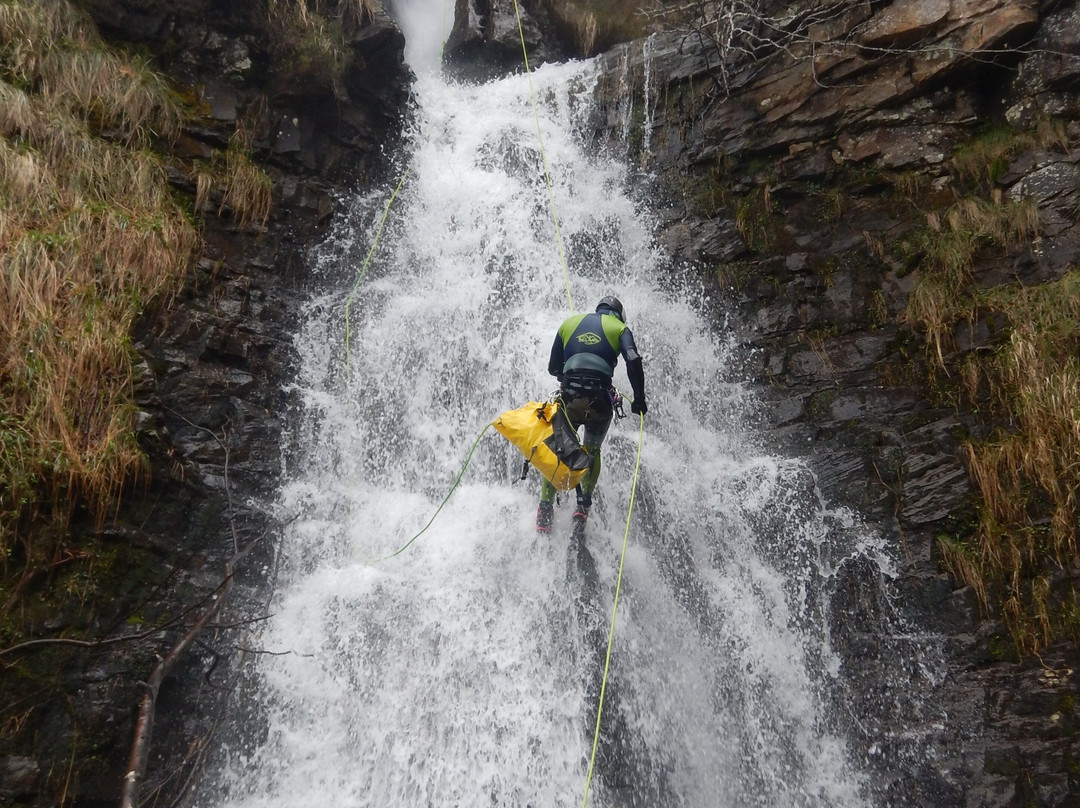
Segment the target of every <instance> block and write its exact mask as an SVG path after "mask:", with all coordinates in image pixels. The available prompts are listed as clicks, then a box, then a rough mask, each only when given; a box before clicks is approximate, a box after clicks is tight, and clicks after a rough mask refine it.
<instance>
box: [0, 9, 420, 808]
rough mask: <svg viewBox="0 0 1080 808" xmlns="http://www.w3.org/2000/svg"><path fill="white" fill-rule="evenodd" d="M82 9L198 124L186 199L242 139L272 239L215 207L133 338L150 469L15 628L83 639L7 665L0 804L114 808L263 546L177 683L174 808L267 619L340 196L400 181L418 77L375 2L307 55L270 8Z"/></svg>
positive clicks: (166, 751)
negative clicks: (212, 614) (168, 86)
mask: <svg viewBox="0 0 1080 808" xmlns="http://www.w3.org/2000/svg"><path fill="white" fill-rule="evenodd" d="M81 5H82V6H83V7H84V8H86V9H87V10H88V11H89V12H90V14H91V15H92V16H93V18H94V20H95V21H96V23H97V24H98V26H99V28H100V30H101V32H102V34H103V35H104V36H105V37H106V38H107V39H108V40H109V41H110V42H111V43H113V44H114V45H117V46H121V47H125V48H127V49H129V50H134V51H136V52H141V53H145V54H152V64H153V66H154V67H155V68H156V69H158V70H160V71H162V72H164V73H165V74H167V75H168V76H169V77H170V78H171V79H172V80H173V81H174V82H175V84H176V86H177V88H178V89H179V91H180V92H181V93H183V95H184V99H185V102H186V103H187V104H188V105H189V107H190V108H191V110H192V111H193V112H192V117H191V119H190V122H189V124H188V125H187V126H186V128H185V131H184V134H183V135H182V137H181V139H180V141H179V142H178V143H177V144H176V145H175V147H173V149H172V152H171V154H172V157H171V159H172V160H173V161H174V165H175V171H174V173H173V177H174V182H175V185H176V189H177V192H178V193H179V194H182V195H188V196H189V197H190V198H192V199H193V198H194V197H195V196H196V192H197V188H196V187H195V185H194V183H193V182H191V181H190V180H189V179H187V177H189V176H191V172H189V171H186V170H184V167H185V166H190V165H191V164H192V163H194V162H196V161H204V162H205V163H210V162H211V161H213V160H214V159H215V157H218V158H220V157H221V156H222V155H224V154H225V153H226V151H227V150H228V148H229V145H230V142H235V138H236V137H237V133H238V132H239V133H240V134H241V136H242V138H243V141H244V143H245V144H247V145H248V148H249V149H250V151H251V154H252V156H253V158H254V159H255V161H256V162H257V164H258V165H259V166H260V167H261V168H262V169H263V170H264V171H265V172H266V173H267V174H268V175H269V176H270V178H271V180H272V181H273V187H274V192H273V204H272V208H271V212H270V215H269V218H268V220H267V222H266V225H265V228H260V227H259V226H258V224H257V223H256V224H254V225H251V226H245V227H241V226H239V224H238V223H237V222H236V221H235V219H234V218H233V217H232V216H230V211H229V209H228V204H227V203H226V204H225V205H224V206H222V201H223V200H222V198H221V194H220V193H218V194H217V195H216V196H215V197H214V198H212V199H211V200H210V205H209V206H208V210H207V211H206V213H205V221H204V224H203V239H204V248H203V251H202V254H201V258H200V259H199V261H198V265H197V267H195V269H194V270H193V271H192V272H191V274H190V276H189V278H188V282H187V284H186V286H185V288H184V289H183V291H182V292H181V293H180V294H179V295H178V296H177V297H176V299H174V300H172V301H169V302H168V303H167V304H165V305H163V306H162V307H160V309H159V310H158V311H156V312H154V313H152V314H150V315H148V316H147V318H146V319H145V322H144V323H143V325H142V327H141V329H140V332H139V333H138V334H137V335H136V340H135V343H134V348H135V350H136V351H137V352H138V354H139V356H140V358H141V362H140V364H139V366H138V378H137V380H136V398H137V406H138V408H139V410H140V411H141V415H140V417H139V423H140V427H141V431H140V442H141V443H142V445H143V448H144V449H145V451H146V453H147V455H148V459H149V464H150V475H149V477H148V479H146V480H143V481H140V482H139V483H137V484H136V486H135V487H134V489H133V490H131V491H130V492H128V493H127V495H126V497H125V500H124V502H123V504H122V505H121V507H120V510H119V513H118V514H117V515H116V516H115V518H112V517H110V518H109V519H108V520H106V522H105V524H104V527H103V528H102V529H100V530H98V529H96V528H95V526H94V525H93V523H92V521H90V520H89V519H87V520H86V521H77V522H76V523H75V524H74V525H73V526H72V536H73V538H72V540H71V544H72V545H73V546H76V547H80V548H85V552H83V551H79V555H78V556H77V557H76V558H75V559H73V560H72V562H71V563H69V564H67V565H66V566H65V568H64V569H63V570H62V571H61V572H59V573H58V574H56V575H55V576H50V580H49V581H47V582H45V586H46V587H47V590H46V591H45V593H44V594H43V595H42V597H44V598H45V599H46V601H47V602H49V603H53V602H54V601H57V600H59V602H60V604H61V605H60V606H59V607H58V609H59V613H57V611H56V610H55V608H54V607H53V606H48V607H43V608H42V609H40V610H38V611H35V612H27V613H24V614H23V615H21V616H20V620H21V623H22V627H23V632H24V634H23V635H24V636H25V637H27V638H34V639H44V640H47V641H48V640H55V639H57V638H59V637H63V638H66V639H77V640H78V642H79V643H83V644H82V645H79V644H66V645H57V644H45V645H41V646H36V647H30V648H27V649H25V650H22V651H16V652H14V653H13V654H11V655H9V656H8V657H7V658H6V659H4V660H3V662H4V663H5V664H6V667H5V670H4V674H3V687H2V689H3V695H4V702H5V703H4V711H5V712H4V719H3V720H4V725H3V730H2V733H0V739H2V748H0V804H4V805H42V806H44V805H57V804H64V805H103V804H116V803H117V800H118V798H119V794H120V788H121V784H122V783H123V779H124V775H125V771H126V770H127V763H128V755H129V752H130V749H131V744H132V740H133V736H134V731H135V718H136V712H137V710H138V707H139V702H140V699H141V698H142V695H143V682H145V681H146V680H147V677H148V676H149V675H150V673H151V670H152V669H153V668H154V666H155V664H156V662H157V661H158V660H159V659H160V658H161V657H163V656H165V655H166V654H167V653H168V652H169V651H170V650H171V649H172V648H173V647H174V646H175V645H176V644H177V642H178V640H179V639H180V638H181V636H182V635H183V634H184V633H185V632H186V630H187V629H188V628H189V627H190V626H191V625H192V624H193V623H194V622H195V620H196V618H198V617H199V615H200V614H202V613H204V612H205V611H206V610H207V609H208V608H209V607H210V606H211V605H212V604H213V603H214V602H215V599H216V598H217V597H219V596H220V595H221V593H222V592H223V591H224V590H225V587H224V586H223V584H225V583H226V580H225V571H224V564H225V562H226V560H228V559H230V558H232V557H234V556H235V555H236V553H237V550H244V549H247V552H246V553H241V555H240V556H238V557H237V558H236V559H235V562H234V564H233V568H234V571H235V577H234V578H233V579H232V580H231V581H230V582H228V583H229V584H230V585H231V586H230V589H231V591H230V592H229V595H228V598H227V600H226V603H225V607H224V609H223V611H222V612H221V613H220V614H219V615H218V616H217V618H216V620H215V622H214V623H213V624H212V626H211V627H209V628H208V629H206V630H205V631H204V632H203V633H202V634H201V635H200V638H199V642H198V644H197V645H196V646H194V647H193V648H192V649H191V650H190V651H189V652H188V653H187V654H185V655H184V656H183V657H182V658H181V659H180V662H179V663H178V665H177V666H176V667H175V668H174V669H173V670H172V672H171V674H170V675H169V676H168V677H167V678H166V679H165V681H164V683H163V684H162V686H161V690H160V693H159V697H158V705H157V714H158V720H157V727H156V729H155V732H154V735H153V740H152V745H151V755H150V759H149V769H148V774H147V779H146V781H145V783H144V785H143V787H142V789H141V791H142V795H143V798H144V799H152V800H154V801H155V804H172V801H173V800H175V799H176V798H177V797H178V796H180V795H182V794H183V793H184V791H185V790H186V789H187V788H188V787H189V786H190V782H191V779H192V772H193V771H197V770H198V769H199V766H200V763H201V755H202V749H203V744H204V742H205V739H206V738H207V737H208V735H209V733H210V731H211V728H212V727H213V725H214V723H215V722H216V720H217V718H218V710H219V707H220V705H221V703H222V701H223V698H224V696H225V695H226V694H227V693H228V690H229V688H230V686H231V684H232V677H233V676H234V674H235V672H236V667H235V663H237V662H238V661H239V659H240V655H241V651H239V650H238V648H237V647H236V646H237V644H238V643H239V638H240V636H241V634H240V632H239V631H234V632H232V633H230V629H229V628H228V627H229V626H230V625H239V624H243V623H244V622H245V621H250V620H251V619H255V618H257V617H258V616H259V613H260V611H261V606H260V603H261V599H262V598H264V597H265V593H266V589H267V586H266V582H267V580H268V579H269V578H270V577H271V574H272V565H273V556H272V547H273V545H274V531H275V520H274V519H273V518H272V517H271V516H270V515H269V514H268V507H269V504H270V502H271V501H272V500H271V496H272V495H273V494H274V492H275V489H276V486H277V479H278V475H279V473H280V466H281V441H282V424H283V419H285V418H286V417H287V410H288V400H287V396H286V394H285V393H283V383H284V382H285V381H286V380H287V379H288V378H289V376H290V374H291V372H292V363H293V355H292V349H291V339H292V332H293V325H294V323H295V318H296V314H297V311H298V306H299V305H300V303H301V302H302V292H303V289H304V283H305V277H306V268H305V255H306V250H307V248H308V247H309V246H310V245H311V244H312V242H313V241H314V240H315V239H317V238H318V235H319V233H320V227H321V226H322V225H323V224H324V223H325V222H326V221H327V220H328V218H329V217H330V216H331V214H332V213H333V212H334V210H335V208H336V206H337V205H338V200H339V199H340V198H342V197H343V196H344V195H345V193H346V192H348V191H351V190H355V189H357V188H363V187H366V186H368V185H370V184H372V183H375V182H380V181H382V180H383V179H384V178H385V172H386V160H387V152H388V150H389V149H390V148H392V146H393V144H394V142H395V141H396V139H397V138H398V136H399V134H400V132H399V130H400V126H401V122H402V112H403V110H404V109H405V106H406V102H407V93H408V86H409V82H410V77H409V75H408V71H407V69H406V68H405V67H404V65H403V47H404V40H403V37H402V35H401V32H400V31H399V30H398V28H397V26H396V25H395V24H394V23H393V21H392V20H390V18H389V17H387V16H386V14H385V13H384V12H383V11H382V10H381V8H379V9H378V10H377V11H376V13H375V16H374V19H365V20H360V21H357V24H354V25H353V26H351V27H346V26H342V28H343V29H344V30H346V31H347V32H351V33H347V34H346V36H345V37H344V39H343V40H342V41H340V42H339V43H336V47H337V50H333V49H332V48H331V49H329V50H327V49H324V51H323V52H321V53H320V52H316V53H315V54H314V56H313V55H312V54H311V52H310V51H311V48H310V47H309V48H308V50H305V49H304V42H297V41H295V40H293V41H290V39H289V37H290V36H295V31H292V32H291V31H290V30H289V27H288V25H289V23H288V21H287V20H285V21H282V20H275V19H274V18H273V17H272V15H270V14H269V11H268V7H267V5H266V4H265V3H261V2H258V0H251V1H250V2H247V1H245V2H229V3H220V2H201V1H200V0H195V2H166V1H164V0H163V2H155V3H145V2H136V0H85V2H83V3H81ZM331 5H332V6H333V5H334V4H331ZM278 7H279V8H283V7H285V4H278ZM308 44H310V43H308ZM88 558H93V559H94V562H93V563H92V564H87V563H85V562H84V560H83V559H88ZM76 568H78V569H76ZM60 589H64V590H65V591H64V592H61V591H59V590H60ZM50 610H52V611H50ZM101 640H104V641H105V642H106V644H104V645H96V644H95V643H97V642H98V641H101Z"/></svg>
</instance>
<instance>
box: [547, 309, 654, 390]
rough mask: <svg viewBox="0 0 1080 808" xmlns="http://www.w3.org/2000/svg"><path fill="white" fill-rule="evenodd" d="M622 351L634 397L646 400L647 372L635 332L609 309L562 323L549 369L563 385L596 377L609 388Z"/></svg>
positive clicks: (594, 379)
mask: <svg viewBox="0 0 1080 808" xmlns="http://www.w3.org/2000/svg"><path fill="white" fill-rule="evenodd" d="M620 355H621V356H622V357H623V359H625V360H626V375H627V377H628V378H629V379H630V386H631V387H632V388H633V391H634V399H635V400H641V401H644V400H645V372H644V371H643V370H642V367H641V355H640V354H639V353H638V351H637V346H635V345H634V335H633V334H632V333H631V332H630V329H629V328H627V327H626V324H625V323H623V322H622V321H621V320H620V319H619V318H618V317H616V316H615V315H614V314H608V313H607V312H606V311H601V312H594V313H592V314H577V315H574V316H573V317H571V318H569V319H568V320H566V321H565V322H564V323H563V324H562V325H561V326H560V327H559V331H558V333H557V334H556V335H555V342H554V344H553V345H552V346H551V358H550V359H549V360H548V373H550V374H551V375H552V376H557V377H558V379H559V381H560V382H562V383H563V384H564V386H565V385H566V384H567V382H570V381H575V382H588V381H593V382H594V383H596V384H597V385H603V387H604V389H605V390H606V388H607V387H610V386H611V377H612V374H614V373H615V367H616V365H618V364H619V356H620Z"/></svg>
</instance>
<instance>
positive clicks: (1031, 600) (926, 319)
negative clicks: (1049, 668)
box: [904, 122, 1080, 653]
mask: <svg viewBox="0 0 1080 808" xmlns="http://www.w3.org/2000/svg"><path fill="white" fill-rule="evenodd" d="M1062 137H1063V135H1062V134H1061V131H1060V127H1058V126H1055V125H1054V124H1052V123H1048V122H1043V123H1041V124H1040V125H1039V127H1038V128H1037V129H1036V130H1035V132H1033V133H1013V132H1011V130H1007V129H1003V128H995V129H991V130H987V131H986V132H984V133H983V134H982V135H980V136H979V137H978V138H977V139H975V140H974V141H973V142H972V143H969V144H966V145H965V146H964V147H963V148H960V149H958V150H957V153H956V155H955V157H954V161H953V170H954V174H955V175H956V177H957V179H958V180H959V181H960V182H961V184H966V185H967V187H969V188H972V189H974V190H972V192H971V194H970V195H967V196H961V197H960V198H958V199H957V200H956V201H955V202H954V203H953V204H951V205H950V206H949V207H947V208H946V209H944V210H942V211H936V212H932V213H929V214H927V226H926V228H925V229H924V230H922V231H921V232H919V233H917V234H916V235H915V236H914V237H912V238H909V239H907V240H906V242H905V245H906V249H907V250H908V254H907V256H906V257H907V260H909V262H910V263H911V264H912V265H913V266H914V267H915V268H917V269H919V270H920V272H921V276H922V277H921V280H920V281H919V283H918V285H917V286H916V288H915V290H914V292H913V293H912V295H911V298H910V300H909V301H908V306H907V309H906V312H905V313H904V316H905V317H906V319H907V320H908V321H909V322H911V323H913V324H916V325H918V326H920V327H921V328H922V329H924V331H925V335H926V340H927V350H928V352H929V353H930V354H931V356H932V357H933V360H934V363H935V364H936V365H937V367H938V368H939V369H940V371H941V372H942V373H946V374H948V376H949V378H950V379H952V380H954V382H953V385H954V387H955V389H956V392H957V398H958V400H957V402H956V404H957V406H960V405H962V404H963V403H964V402H966V403H967V404H969V405H971V406H974V407H977V408H980V409H981V410H982V411H983V412H984V414H985V415H986V416H987V417H988V418H989V419H991V420H992V422H995V423H997V424H999V427H998V428H997V429H996V431H995V432H994V433H993V434H992V435H991V436H990V437H989V438H988V439H986V440H969V441H966V442H965V443H964V444H963V450H964V453H965V456H966V460H967V464H968V468H969V471H970V473H971V477H972V480H973V481H974V483H975V485H976V486H977V488H978V490H979V492H980V495H981V506H980V514H979V520H978V525H977V526H976V527H975V529H974V532H973V534H972V535H969V536H964V537H956V536H952V537H948V538H947V539H946V538H942V539H940V540H939V546H940V548H941V550H942V553H943V558H944V562H945V565H946V567H947V568H948V569H949V570H950V572H951V573H952V574H953V575H954V576H955V577H956V578H957V579H958V580H960V581H962V582H963V583H965V584H967V585H969V586H971V587H972V588H973V589H974V591H975V592H976V594H977V595H978V598H979V600H980V602H981V604H982V605H983V607H984V609H987V610H988V611H996V612H998V613H1000V614H1001V616H1002V617H1003V619H1004V620H1005V623H1006V625H1007V626H1008V629H1009V632H1010V635H1011V637H1012V640H1013V642H1014V643H1015V644H1016V647H1017V650H1018V651H1020V652H1021V653H1030V652H1035V651H1037V650H1038V649H1039V648H1041V647H1042V646H1044V645H1046V644H1048V643H1050V642H1052V641H1054V640H1055V639H1058V638H1060V637H1062V636H1076V635H1078V634H1080V623H1078V622H1077V609H1076V608H1075V603H1076V599H1077V593H1076V591H1075V587H1074V586H1073V584H1072V583H1071V578H1070V577H1069V576H1068V575H1066V574H1062V572H1061V571H1063V570H1069V569H1073V568H1075V567H1076V566H1077V563H1078V562H1080V555H1078V539H1080V523H1078V519H1080V508H1078V505H1080V503H1078V502H1077V497H1078V496H1080V493H1078V492H1080V271H1072V272H1069V273H1068V274H1066V275H1065V276H1064V277H1062V278H1060V279H1058V280H1057V281H1054V282H1051V283H1045V284H1041V285H1039V286H1023V285H1021V284H1007V285H1002V286H997V287H993V288H982V287H979V286H978V285H977V284H975V283H974V281H973V278H972V268H973V266H974V262H975V260H976V257H977V255H978V254H979V252H980V251H981V250H986V249H994V248H997V249H1001V250H1003V251H1006V252H1008V251H1012V250H1015V249H1016V248H1017V247H1018V246H1019V245H1022V244H1024V243H1026V242H1028V241H1029V240H1030V239H1032V238H1033V237H1035V236H1036V235H1037V233H1038V210H1037V208H1036V205H1035V203H1034V201H1033V200H1030V199H1026V200H1024V201H1022V202H1008V201H1005V200H1003V198H1002V194H1001V192H1000V190H999V189H997V188H996V187H994V184H995V182H996V181H997V179H998V178H999V177H1000V176H1001V174H1002V173H1003V172H1004V171H1005V170H1006V169H1007V167H1008V163H1009V161H1010V160H1011V159H1013V158H1014V157H1015V156H1016V155H1017V154H1019V153H1020V152H1021V151H1023V150H1024V149H1027V148H1031V147H1032V146H1034V145H1039V146H1041V147H1048V146H1052V145H1054V144H1055V143H1061V142H1062V141H1061V140H1060V138H1062ZM980 189H981V190H980ZM963 321H966V322H968V323H971V324H974V323H976V322H981V323H984V324H986V325H987V328H988V331H989V333H990V334H991V345H990V346H988V347H986V346H984V347H982V348H981V349H974V350H971V351H969V352H967V353H966V354H965V355H964V356H961V357H959V358H956V357H953V356H952V354H951V353H950V352H949V351H947V350H946V347H947V346H949V344H950V340H951V336H952V334H953V332H954V330H955V328H956V326H957V325H958V324H959V323H961V322H963Z"/></svg>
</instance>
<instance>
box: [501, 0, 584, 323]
mask: <svg viewBox="0 0 1080 808" xmlns="http://www.w3.org/2000/svg"><path fill="white" fill-rule="evenodd" d="M514 14H515V15H516V16H517V26H518V36H519V37H521V53H522V55H523V56H524V57H525V75H526V76H527V77H528V79H529V97H530V98H531V99H532V107H533V118H535V119H536V137H537V139H538V140H539V141H540V159H541V160H542V161H543V164H544V182H545V183H546V184H547V191H548V202H549V204H550V205H551V220H552V221H553V222H554V223H555V243H556V244H557V245H558V248H559V263H560V264H562V271H563V281H564V282H565V284H566V302H567V304H568V305H569V306H570V313H571V314H573V313H574V299H573V298H572V297H571V296H570V273H569V271H568V270H567V269H566V256H565V255H564V254H563V243H562V233H561V232H560V230H559V216H558V214H557V213H556V212H555V191H554V189H553V188H552V185H551V172H550V171H548V161H547V152H546V151H545V150H544V133H543V132H542V131H541V129H540V112H539V110H538V108H537V104H536V91H535V90H533V81H532V71H531V70H530V69H529V52H528V50H527V49H526V47H525V31H524V30H523V29H522V27H521V10H520V9H519V8H518V3H517V0H514Z"/></svg>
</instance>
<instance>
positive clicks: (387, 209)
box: [345, 166, 412, 369]
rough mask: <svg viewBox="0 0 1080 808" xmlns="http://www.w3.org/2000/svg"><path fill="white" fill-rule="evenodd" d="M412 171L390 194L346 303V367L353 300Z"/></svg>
mask: <svg viewBox="0 0 1080 808" xmlns="http://www.w3.org/2000/svg"><path fill="white" fill-rule="evenodd" d="M410 171H412V166H409V167H408V168H406V169H405V173H404V174H402V175H401V179H400V180H398V184H397V187H396V188H395V189H394V193H392V194H390V198H389V199H388V200H386V207H385V208H384V209H383V215H382V220H381V221H380V222H379V229H378V230H376V231H375V238H374V239H373V240H372V242H371V249H370V250H368V254H367V256H366V257H365V258H364V263H363V266H361V267H360V274H359V275H358V276H357V278H356V283H354V284H353V288H352V291H351V292H349V297H348V299H346V301H345V367H346V369H348V368H349V366H350V351H349V341H350V338H351V336H352V335H351V329H350V326H349V311H350V309H351V308H352V302H353V298H354V297H356V291H357V289H359V288H360V283H361V282H362V281H363V280H364V276H365V275H367V271H368V265H369V264H370V263H371V256H373V255H374V254H375V246H376V245H377V244H378V243H379V237H380V236H381V235H382V231H383V228H384V227H385V226H386V217H387V216H388V215H389V214H390V206H391V205H392V204H394V199H396V198H397V195H398V191H400V190H401V186H402V185H404V184H405V180H406V179H407V178H408V176H409V172H410Z"/></svg>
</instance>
